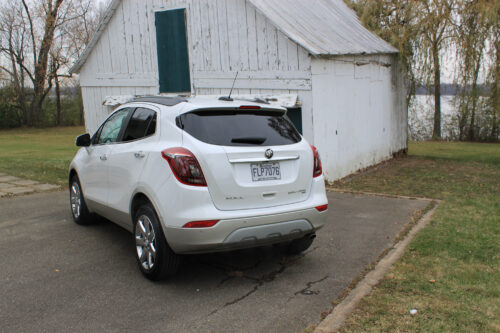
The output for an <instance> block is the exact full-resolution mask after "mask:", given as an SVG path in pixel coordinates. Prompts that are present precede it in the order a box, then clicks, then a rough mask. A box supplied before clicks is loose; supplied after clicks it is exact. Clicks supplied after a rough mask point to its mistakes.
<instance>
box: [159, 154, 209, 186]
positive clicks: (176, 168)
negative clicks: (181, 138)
mask: <svg viewBox="0 0 500 333" xmlns="http://www.w3.org/2000/svg"><path fill="white" fill-rule="evenodd" d="M161 156H162V157H163V158H164V159H165V160H167V162H168V164H169V165H170V168H171V169H172V172H173V173H174V176H175V178H177V180H178V181H180V182H181V183H182V184H185V185H191V186H207V182H206V181H205V176H204V175H203V171H201V167H200V164H199V163H198V160H197V159H196V157H195V156H194V154H193V153H192V152H191V151H189V150H187V149H186V148H182V147H177V148H169V149H165V150H164V151H162V152H161Z"/></svg>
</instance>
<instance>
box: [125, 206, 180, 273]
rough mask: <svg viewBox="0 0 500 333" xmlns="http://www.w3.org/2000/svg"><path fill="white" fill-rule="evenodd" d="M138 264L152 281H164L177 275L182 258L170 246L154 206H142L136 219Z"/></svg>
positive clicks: (135, 233)
mask: <svg viewBox="0 0 500 333" xmlns="http://www.w3.org/2000/svg"><path fill="white" fill-rule="evenodd" d="M134 237H135V248H136V251H135V253H136V259H137V264H138V265H139V269H140V270H141V272H142V273H143V274H144V275H145V276H146V277H147V278H148V279H150V280H162V279H165V278H167V277H169V276H172V275H174V274H175V273H177V270H178V268H179V262H180V258H179V256H178V255H177V254H175V253H174V252H173V251H172V249H171V248H170V247H169V246H168V244H167V241H166V240H165V236H164V234H163V230H162V228H161V226H160V222H159V220H158V217H157V216H156V213H155V210H154V208H153V206H152V205H151V204H149V203H147V204H144V205H142V206H141V207H140V208H139V209H138V210H137V212H136V214H135V218H134Z"/></svg>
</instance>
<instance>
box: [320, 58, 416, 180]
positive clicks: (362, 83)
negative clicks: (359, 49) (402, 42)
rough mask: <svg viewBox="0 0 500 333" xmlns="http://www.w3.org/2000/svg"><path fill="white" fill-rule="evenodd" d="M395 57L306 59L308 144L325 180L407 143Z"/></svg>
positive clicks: (384, 156) (385, 156)
mask: <svg viewBox="0 0 500 333" xmlns="http://www.w3.org/2000/svg"><path fill="white" fill-rule="evenodd" d="M395 59H396V56H364V57H363V56H350V57H337V58H334V59H332V60H322V59H316V60H313V62H312V86H313V90H312V96H313V108H314V114H313V128H314V133H313V137H314V144H315V145H316V146H317V147H318V149H319V151H320V152H321V158H322V160H323V164H324V171H325V174H326V177H327V179H329V180H334V179H339V178H341V177H344V176H346V175H349V174H351V173H353V172H355V171H357V170H360V169H363V168H366V167H368V166H370V165H373V164H376V163H379V162H381V161H383V160H386V159H389V158H391V157H392V154H393V153H396V152H398V151H400V150H402V149H405V148H406V147H407V143H406V128H407V120H406V116H405V114H406V107H405V106H404V102H403V100H402V98H401V97H402V96H404V93H403V95H402V94H401V92H402V91H403V92H404V84H403V82H401V81H399V82H397V81H396V80H394V78H397V77H400V76H399V75H398V74H395V75H393V73H395V72H396V73H397V71H398V68H397V61H395Z"/></svg>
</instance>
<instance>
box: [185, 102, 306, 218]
mask: <svg viewBox="0 0 500 333" xmlns="http://www.w3.org/2000/svg"><path fill="white" fill-rule="evenodd" d="M284 112H285V111H284V110H281V109H264V110H263V109H260V110H241V109H211V110H207V109H204V110H196V111H192V112H189V113H185V114H183V115H181V116H180V117H179V124H180V126H182V127H183V129H184V131H185V133H186V135H184V138H183V140H184V144H185V145H186V146H187V147H188V148H192V150H193V152H195V151H196V152H195V155H196V157H197V158H198V160H199V162H200V164H201V167H202V170H203V173H204V175H205V178H206V181H207V185H208V189H209V192H210V195H211V197H212V200H213V202H214V204H215V206H216V207H217V208H218V209H220V210H239V209H253V208H264V207H273V206H279V205H286V204H291V203H295V202H300V201H304V200H306V199H307V198H308V196H309V192H310V188H311V183H312V172H313V171H312V170H313V154H312V150H311V148H310V146H309V144H308V143H307V142H306V141H305V140H304V139H303V138H302V137H301V136H300V134H299V133H298V132H297V130H296V129H295V128H294V126H293V125H292V123H291V122H290V120H289V119H288V118H287V117H286V116H285V114H284Z"/></svg>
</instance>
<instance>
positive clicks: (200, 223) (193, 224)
mask: <svg viewBox="0 0 500 333" xmlns="http://www.w3.org/2000/svg"><path fill="white" fill-rule="evenodd" d="M217 222H219V220H208V221H194V222H188V223H186V224H184V225H183V226H182V227H183V228H210V227H213V226H214V225H216V224H217Z"/></svg>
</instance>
